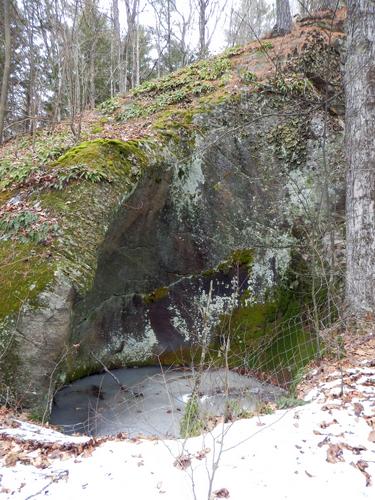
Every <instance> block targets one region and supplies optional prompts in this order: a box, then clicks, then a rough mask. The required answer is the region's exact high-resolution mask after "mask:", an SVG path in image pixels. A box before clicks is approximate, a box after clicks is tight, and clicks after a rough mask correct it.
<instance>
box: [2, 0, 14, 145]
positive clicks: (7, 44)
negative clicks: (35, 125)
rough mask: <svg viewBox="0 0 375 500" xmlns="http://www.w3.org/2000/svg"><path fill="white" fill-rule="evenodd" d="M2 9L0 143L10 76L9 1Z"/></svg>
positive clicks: (5, 0) (6, 0)
mask: <svg viewBox="0 0 375 500" xmlns="http://www.w3.org/2000/svg"><path fill="white" fill-rule="evenodd" d="M3 10H4V73H3V79H2V83H1V94H0V143H1V142H2V140H3V131H4V123H5V115H6V108H7V103H8V88H9V76H10V57H11V50H12V43H11V36H10V1H9V0H3Z"/></svg>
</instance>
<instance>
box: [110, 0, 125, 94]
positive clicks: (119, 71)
mask: <svg viewBox="0 0 375 500" xmlns="http://www.w3.org/2000/svg"><path fill="white" fill-rule="evenodd" d="M112 11H113V30H114V54H115V64H114V66H115V71H114V74H115V82H116V84H117V85H116V90H117V91H120V92H123V91H124V83H123V82H124V74H123V73H124V65H123V57H122V47H121V30H120V13H119V8H118V0H113V1H112Z"/></svg>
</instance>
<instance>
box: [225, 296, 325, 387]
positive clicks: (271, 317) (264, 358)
mask: <svg viewBox="0 0 375 500" xmlns="http://www.w3.org/2000/svg"><path fill="white" fill-rule="evenodd" d="M302 315H303V306H302V304H301V303H300V301H299V300H298V298H297V296H296V295H295V293H294V292H293V291H291V290H290V289H288V288H286V287H279V288H278V289H277V290H275V291H274V292H273V295H272V297H270V298H269V299H268V300H267V299H266V301H265V302H264V303H258V304H252V305H247V306H246V305H243V306H240V307H239V308H237V309H236V310H235V311H234V312H233V313H232V314H231V315H230V316H226V317H225V318H223V320H222V324H221V326H220V331H222V332H225V334H226V336H228V335H229V336H230V347H231V349H230V353H229V364H230V366H232V367H236V366H243V367H245V368H247V369H251V370H253V371H255V372H260V373H266V374H269V376H270V377H271V379H272V380H273V381H276V382H279V383H280V384H282V385H289V384H291V383H292V381H293V379H294V377H295V376H296V375H297V374H298V372H299V370H300V369H301V368H302V367H304V366H305V365H306V364H307V363H308V362H309V361H310V360H311V359H312V358H313V357H314V356H315V354H316V347H317V345H316V342H315V338H314V334H313V333H312V332H311V330H310V329H309V328H308V326H307V325H306V327H304V325H303V323H302V321H301V320H300V319H299V318H300V317H302Z"/></svg>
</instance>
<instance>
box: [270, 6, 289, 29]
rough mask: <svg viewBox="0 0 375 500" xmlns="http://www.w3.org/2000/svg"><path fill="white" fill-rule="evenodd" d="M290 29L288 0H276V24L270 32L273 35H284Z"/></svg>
mask: <svg viewBox="0 0 375 500" xmlns="http://www.w3.org/2000/svg"><path fill="white" fill-rule="evenodd" d="M291 29H292V15H291V13H290V6H289V0H276V25H275V26H274V28H273V30H272V33H273V34H274V35H277V36H279V35H285V34H286V33H290V31H291Z"/></svg>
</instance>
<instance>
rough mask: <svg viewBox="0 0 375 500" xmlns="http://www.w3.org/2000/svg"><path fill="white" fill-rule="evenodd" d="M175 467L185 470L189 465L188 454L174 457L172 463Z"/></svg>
mask: <svg viewBox="0 0 375 500" xmlns="http://www.w3.org/2000/svg"><path fill="white" fill-rule="evenodd" d="M173 465H174V466H175V467H177V469H181V470H186V469H187V468H188V467H189V465H191V458H190V456H189V455H181V456H179V457H178V458H176V460H175V462H174V464H173Z"/></svg>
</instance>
